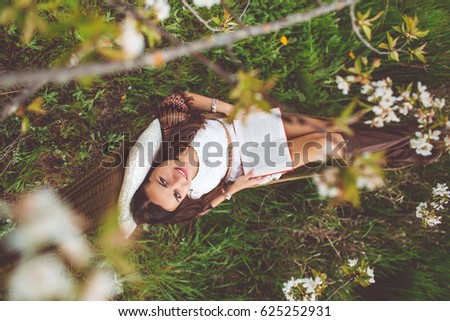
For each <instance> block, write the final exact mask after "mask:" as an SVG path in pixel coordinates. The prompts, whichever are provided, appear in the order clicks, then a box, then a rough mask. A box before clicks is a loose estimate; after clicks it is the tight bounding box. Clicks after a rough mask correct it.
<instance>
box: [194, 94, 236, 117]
mask: <svg viewBox="0 0 450 321" xmlns="http://www.w3.org/2000/svg"><path fill="white" fill-rule="evenodd" d="M186 95H188V96H190V97H192V98H193V100H192V106H193V107H195V108H197V109H199V110H202V111H206V112H210V111H211V105H212V98H209V97H205V96H202V95H198V94H193V93H188V92H187V93H186ZM233 109H234V106H233V105H231V104H229V103H226V102H224V101H221V100H219V101H218V103H217V110H216V112H219V113H224V114H225V115H227V116H228V115H230V114H231V112H232V111H233Z"/></svg>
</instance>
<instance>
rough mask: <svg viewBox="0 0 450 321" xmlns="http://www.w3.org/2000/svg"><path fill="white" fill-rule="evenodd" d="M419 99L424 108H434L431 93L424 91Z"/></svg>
mask: <svg viewBox="0 0 450 321" xmlns="http://www.w3.org/2000/svg"><path fill="white" fill-rule="evenodd" d="M419 98H420V102H421V103H422V105H423V106H424V107H426V108H428V107H431V106H432V100H431V96H430V93H429V92H427V91H424V92H423V93H421V94H420V95H419Z"/></svg>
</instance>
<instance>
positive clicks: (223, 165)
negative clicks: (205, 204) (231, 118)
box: [188, 119, 282, 199]
mask: <svg viewBox="0 0 450 321" xmlns="http://www.w3.org/2000/svg"><path fill="white" fill-rule="evenodd" d="M219 122H222V123H223V124H225V126H226V127H227V129H228V131H229V133H230V136H231V141H232V143H233V164H232V168H231V172H230V176H229V177H228V179H227V181H235V180H236V179H237V178H238V177H239V176H241V175H243V169H242V163H241V155H240V148H239V144H238V140H237V137H236V133H235V132H234V127H233V124H228V123H226V121H225V119H208V120H206V123H205V128H201V129H199V130H198V132H197V133H196V135H195V136H194V139H193V140H192V142H191V146H192V147H193V148H194V150H195V151H196V152H197V155H198V160H199V168H198V173H197V175H196V176H195V178H194V179H193V181H192V183H191V190H190V191H189V193H188V197H189V198H191V199H199V198H200V197H201V196H202V195H204V194H207V193H209V192H210V191H212V190H213V189H214V188H215V187H216V186H217V185H219V183H220V181H221V180H222V179H223V178H224V177H225V175H226V172H227V167H228V161H229V160H228V138H227V134H226V132H225V128H223V126H222V125H221V124H220V123H219ZM281 175H282V173H276V174H272V175H269V176H268V177H266V178H265V179H264V180H263V181H261V182H260V183H259V184H265V183H267V182H269V181H271V180H275V179H279V178H280V177H281Z"/></svg>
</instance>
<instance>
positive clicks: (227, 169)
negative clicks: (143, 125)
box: [61, 93, 440, 237]
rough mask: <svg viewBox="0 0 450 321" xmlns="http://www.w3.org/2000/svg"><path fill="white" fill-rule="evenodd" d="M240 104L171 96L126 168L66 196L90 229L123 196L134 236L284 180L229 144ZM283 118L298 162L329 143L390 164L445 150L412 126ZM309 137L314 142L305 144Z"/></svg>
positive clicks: (342, 154) (125, 227)
mask: <svg viewBox="0 0 450 321" xmlns="http://www.w3.org/2000/svg"><path fill="white" fill-rule="evenodd" d="M233 108H234V107H233V106H232V105H230V104H228V103H226V102H223V101H219V100H217V99H211V98H207V97H204V96H201V95H197V94H191V93H188V94H184V93H177V94H172V95H170V96H168V97H166V98H165V99H164V101H163V102H162V104H161V107H160V109H159V111H158V115H157V120H155V121H153V122H152V123H151V124H150V126H149V127H148V128H147V129H146V130H145V131H144V132H143V133H142V134H141V136H140V137H139V139H138V140H137V142H136V143H135V144H134V147H136V148H132V149H130V152H129V154H128V150H127V149H126V148H125V149H124V150H123V151H124V156H126V157H127V160H126V166H125V167H124V166H118V167H116V168H105V167H100V168H97V169H95V170H94V171H91V172H90V173H89V174H88V175H86V176H85V177H83V178H82V179H81V180H80V181H79V182H76V183H75V184H72V185H71V186H69V187H67V188H65V189H63V190H62V191H61V195H63V197H64V198H66V199H67V200H68V201H69V203H71V204H73V205H74V207H75V208H76V209H77V210H78V212H79V213H80V215H79V218H80V219H81V224H82V225H83V226H84V229H85V230H89V229H91V228H93V227H96V226H98V225H99V224H100V222H101V221H103V220H104V216H103V215H100V214H103V213H106V212H107V211H108V210H110V209H111V208H114V207H115V204H116V200H118V210H119V225H120V227H121V229H122V231H123V232H124V234H125V236H126V237H128V236H129V235H130V234H131V233H132V232H133V231H134V229H135V228H136V226H137V225H139V224H143V223H150V224H158V223H179V222H190V221H192V220H193V219H195V218H196V217H198V216H202V215H204V214H206V213H207V212H209V211H210V210H211V209H213V208H214V207H216V206H217V205H219V204H220V203H221V202H223V201H224V200H227V199H230V198H231V197H232V196H233V195H234V194H235V193H237V192H239V191H241V190H243V189H247V188H251V187H256V186H259V185H262V184H267V183H269V182H271V181H272V182H271V183H273V182H274V181H276V180H278V179H280V177H282V174H274V175H269V176H262V177H254V176H253V173H252V172H250V173H249V174H247V175H244V174H243V169H242V164H241V162H240V154H239V153H240V150H239V147H238V146H237V145H235V147H232V148H231V147H230V146H233V144H232V143H233V142H236V141H237V138H236V134H235V132H234V129H233V126H232V125H231V124H227V123H226V122H225V121H224V118H223V117H225V116H226V115H229V114H230V113H231V112H232V111H233ZM201 112H213V113H221V115H222V118H218V119H206V117H205V116H203V114H202V113H201ZM250 117H251V116H250ZM282 119H283V127H284V129H285V133H286V138H287V141H288V146H289V153H290V156H291V158H292V160H293V168H299V167H302V166H304V165H306V164H307V163H309V162H314V161H317V160H321V159H323V158H324V156H325V153H324V151H325V150H334V155H333V156H334V157H336V158H347V157H350V156H352V155H353V154H355V153H358V152H362V151H365V150H367V151H372V152H376V151H380V150H384V151H386V157H385V159H386V167H388V168H396V167H399V166H405V165H409V164H427V163H430V162H432V161H434V160H435V159H436V158H438V157H439V155H440V153H439V151H437V152H435V153H434V154H433V155H431V156H429V157H423V156H420V155H417V154H416V153H415V151H414V150H412V149H410V148H409V134H410V133H411V132H413V131H414V129H413V127H412V126H409V127H400V126H392V127H385V128H383V129H382V130H380V129H375V128H370V127H369V126H367V125H363V124H362V123H356V124H354V125H352V126H351V129H352V130H353V132H354V135H353V136H349V135H347V134H345V133H344V132H341V131H339V130H338V129H337V128H336V127H334V126H333V125H332V122H331V120H327V119H317V118H313V117H307V116H304V115H298V114H288V113H283V117H282ZM298 120H301V122H299V121H298ZM327 133H328V134H327ZM330 133H331V135H330ZM209 142H215V143H217V144H218V145H219V146H222V147H223V150H225V151H227V152H226V153H221V155H219V156H218V157H219V158H220V160H221V162H220V165H219V166H209V165H208V163H207V161H208V160H207V159H205V157H203V156H204V155H203V154H204V150H203V149H202V148H203V147H204V146H205V144H207V143H209ZM149 143H150V144H149ZM308 144H309V145H310V146H315V147H314V148H305V146H308ZM318 146H319V147H318ZM144 158H147V159H144ZM122 165H125V162H122ZM87 186H88V188H86V187H87ZM86 191H89V193H87V192H86Z"/></svg>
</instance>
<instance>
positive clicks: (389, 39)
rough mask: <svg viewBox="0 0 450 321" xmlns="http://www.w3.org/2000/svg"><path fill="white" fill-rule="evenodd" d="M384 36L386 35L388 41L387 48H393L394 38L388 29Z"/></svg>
mask: <svg viewBox="0 0 450 321" xmlns="http://www.w3.org/2000/svg"><path fill="white" fill-rule="evenodd" d="M386 37H387V40H388V43H389V49H390V50H392V49H394V46H393V45H392V44H393V42H394V40H393V39H392V37H391V34H390V33H389V31H386Z"/></svg>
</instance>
